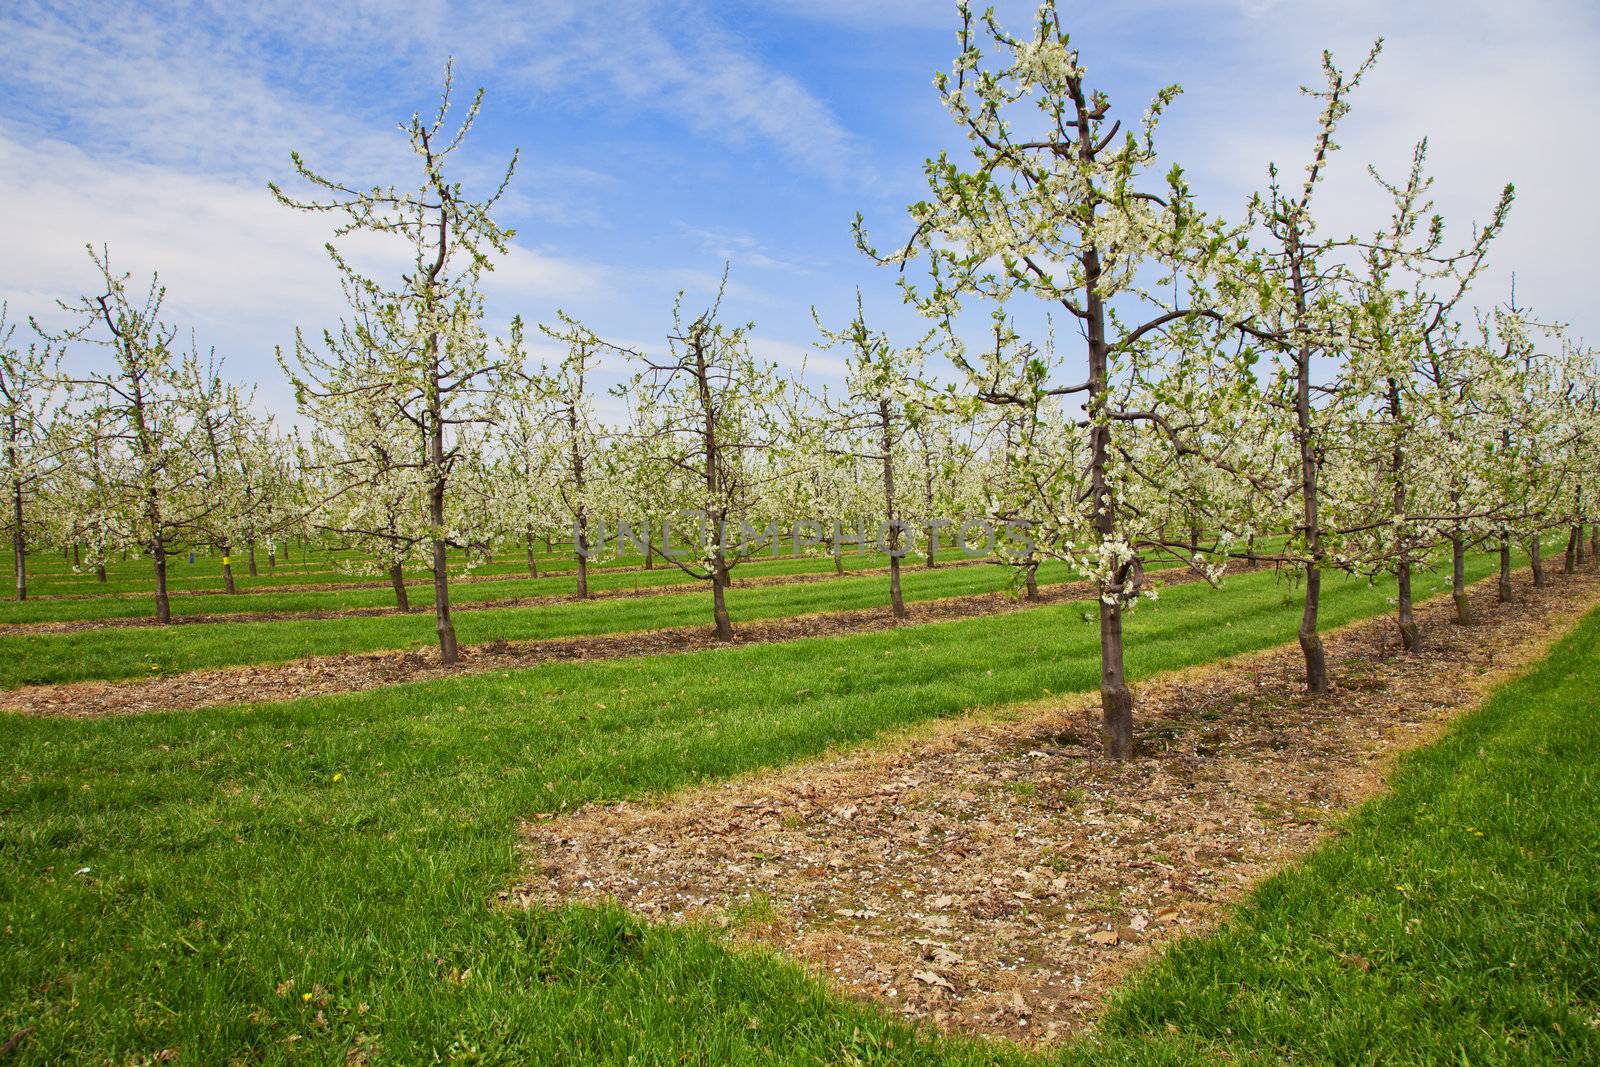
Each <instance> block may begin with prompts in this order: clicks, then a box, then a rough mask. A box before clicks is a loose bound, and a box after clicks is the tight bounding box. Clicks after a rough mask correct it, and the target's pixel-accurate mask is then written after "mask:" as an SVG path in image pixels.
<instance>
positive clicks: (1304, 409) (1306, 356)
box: [1252, 259, 1331, 693]
mask: <svg viewBox="0 0 1600 1067" xmlns="http://www.w3.org/2000/svg"><path fill="white" fill-rule="evenodd" d="M1294 282H1295V299H1296V303H1297V306H1298V307H1299V309H1300V313H1301V315H1302V317H1303V316H1304V315H1305V314H1306V295H1305V287H1304V279H1303V276H1302V274H1301V271H1300V265H1299V260H1298V259H1297V260H1296V261H1295V270H1294ZM1311 356H1312V353H1311V347H1310V346H1309V345H1307V344H1301V346H1300V348H1299V351H1298V356H1297V358H1296V360H1295V423H1296V426H1295V438H1296V443H1297V444H1298V446H1299V448H1300V517H1301V521H1302V522H1303V523H1304V524H1305V535H1306V557H1307V558H1306V564H1305V577H1306V594H1305V603H1304V604H1303V605H1302V606H1301V609H1300V634H1299V636H1300V654H1301V656H1302V657H1303V658H1304V659H1305V665H1306V691H1307V692H1310V693H1326V692H1327V691H1328V690H1329V688H1330V687H1331V686H1330V682H1329V679H1328V652H1327V649H1326V648H1324V647H1323V644H1322V634H1321V633H1320V632H1319V630H1318V616H1319V615H1320V614H1321V611H1322V519H1321V508H1322V497H1321V485H1320V481H1321V480H1320V477H1319V474H1320V469H1319V467H1318V465H1317V453H1316V448H1315V447H1314V442H1313V441H1312V434H1313V432H1314V428H1313V426H1312V423H1311ZM1252 554H1253V550H1252Z"/></svg>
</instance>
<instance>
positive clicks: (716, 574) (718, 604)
mask: <svg viewBox="0 0 1600 1067" xmlns="http://www.w3.org/2000/svg"><path fill="white" fill-rule="evenodd" d="M727 588H728V570H727V568H726V567H724V566H722V565H721V563H720V562H719V563H718V564H717V566H716V567H715V568H714V569H713V570H712V572H711V614H712V616H713V617H714V618H715V619H716V623H717V640H718V641H732V640H733V623H732V621H730V620H729V618H728V596H727Z"/></svg>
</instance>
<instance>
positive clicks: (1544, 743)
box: [1070, 615, 1600, 1064]
mask: <svg viewBox="0 0 1600 1067" xmlns="http://www.w3.org/2000/svg"><path fill="white" fill-rule="evenodd" d="M1597 681H1600V615H1591V616H1590V617H1589V618H1588V619H1586V620H1585V621H1584V622H1583V623H1582V625H1581V626H1579V627H1578V629H1577V630H1575V631H1574V632H1573V633H1571V634H1570V635H1569V636H1568V637H1567V638H1566V639H1565V640H1563V641H1561V642H1559V643H1558V644H1557V646H1556V647H1555V648H1554V649H1553V651H1552V652H1551V653H1550V655H1549V656H1548V658H1547V659H1545V660H1544V662H1543V663H1542V664H1540V665H1539V667H1538V668H1537V669H1536V670H1534V671H1533V672H1532V673H1531V674H1529V675H1528V676H1527V677H1525V678H1523V679H1520V680H1518V681H1516V682H1513V683H1512V684H1510V685H1507V686H1505V687H1503V688H1501V689H1500V690H1499V691H1498V692H1496V693H1495V694H1494V695H1493V696H1492V697H1491V699H1490V700H1489V701H1488V702H1487V703H1486V704H1485V705H1484V706H1483V707H1482V708H1480V709H1479V710H1478V711H1476V712H1474V713H1473V714H1471V715H1470V716H1468V717H1466V718H1465V719H1463V720H1462V721H1461V722H1459V723H1458V724H1457V725H1456V726H1455V728H1454V729H1453V730H1452V731H1451V732H1450V734H1449V735H1448V736H1447V737H1446V738H1445V739H1444V740H1443V741H1442V742H1440V743H1438V744H1436V745H1433V746H1431V747H1429V748H1426V749H1422V750H1420V751H1418V752H1415V753H1412V754H1411V755H1410V756H1408V757H1407V758H1405V759H1404V760H1403V761H1402V762H1401V763H1400V765H1399V767H1398V769H1397V771H1396V773H1395V774H1394V776H1393V778H1392V785H1393V787H1394V791H1393V793H1391V794H1389V795H1387V796H1385V797H1383V798H1381V799H1379V800H1377V801H1375V802H1373V803H1371V804H1368V805H1367V806H1365V807H1364V808H1362V809H1361V810H1360V811H1359V812H1357V813H1356V814H1355V816H1354V817H1353V818H1351V819H1350V820H1348V822H1347V823H1346V824H1345V825H1344V827H1343V828H1342V832H1341V834H1340V836H1339V838H1338V839H1337V840H1336V841H1335V842H1333V843H1331V844H1329V845H1328V846H1326V847H1324V848H1322V849H1320V850H1319V851H1317V852H1316V853H1315V854H1313V855H1312V856H1311V857H1310V858H1309V859H1308V860H1307V861H1306V862H1305V863H1304V864H1303V865H1301V866H1299V867H1297V868H1293V869H1290V870H1287V871H1285V872H1283V873H1281V874H1279V875H1277V876H1276V877H1274V878H1272V879H1270V880H1269V881H1267V882H1266V883H1265V884H1264V885H1262V886H1261V887H1260V889H1259V890H1258V891H1257V892H1256V893H1255V894H1254V895H1253V897H1252V898H1251V900H1250V901H1249V903H1248V904H1247V905H1246V906H1245V907H1243V908H1242V909H1241V910H1240V912H1239V913H1238V915H1237V917H1236V918H1235V919H1234V920H1233V921H1232V922H1230V923H1229V924H1228V925H1227V926H1226V927H1225V928H1224V929H1223V930H1222V931H1221V932H1220V933H1218V934H1217V935H1215V936H1212V937H1206V938H1199V939H1194V940H1189V941H1186V942H1183V943H1181V944H1179V945H1178V946H1176V947H1175V948H1174V949H1173V950H1171V951H1170V952H1168V953H1167V954H1166V956H1165V957H1164V958H1163V959H1162V960H1161V962H1160V963H1159V964H1158V965H1157V966H1156V967H1154V968H1153V969H1152V970H1150V971H1149V972H1147V973H1145V974H1143V975H1142V976H1140V978H1139V979H1138V980H1137V981H1136V982H1135V983H1134V984H1133V986H1132V988H1131V989H1130V990H1128V991H1127V992H1126V993H1125V994H1123V995H1122V996H1120V997H1119V998H1118V999H1117V1001H1116V1004H1115V1007H1114V1009H1113V1010H1112V1011H1111V1013H1110V1015H1109V1017H1108V1018H1107V1019H1106V1020H1105V1022H1104V1024H1103V1026H1102V1028H1101V1033H1102V1034H1103V1035H1104V1040H1103V1044H1100V1045H1096V1046H1080V1047H1078V1048H1076V1049H1075V1050H1074V1052H1073V1055H1072V1056H1071V1057H1070V1058H1071V1059H1072V1060H1073V1061H1074V1062H1083V1063H1086V1064H1087V1063H1095V1064H1103V1063H1108V1062H1110V1063H1117V1062H1177V1063H1215V1062H1222V1061H1224V1060H1226V1061H1228V1062H1235V1063H1282V1062H1295V1063H1452V1064H1463V1063H1472V1064H1496V1063H1600V951H1597V948H1596V946H1600V698H1597V696H1596V694H1597V692H1600V686H1597Z"/></svg>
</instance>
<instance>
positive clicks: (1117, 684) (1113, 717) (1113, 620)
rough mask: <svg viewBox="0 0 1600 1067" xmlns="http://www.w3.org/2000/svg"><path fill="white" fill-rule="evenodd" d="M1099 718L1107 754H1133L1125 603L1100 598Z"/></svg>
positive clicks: (1121, 757)
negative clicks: (1125, 664) (1124, 633)
mask: <svg viewBox="0 0 1600 1067" xmlns="http://www.w3.org/2000/svg"><path fill="white" fill-rule="evenodd" d="M1100 718H1101V728H1102V729H1103V730H1104V731H1105V742H1106V755H1108V756H1110V757H1112V758H1113V759H1127V758H1128V757H1129V756H1131V755H1133V694H1132V693H1131V692H1129V690H1128V681H1127V677H1126V675H1125V674H1124V672H1123V668H1122V605H1121V604H1119V603H1111V604H1107V603H1106V602H1105V600H1104V599H1103V598H1102V599H1101V601H1100Z"/></svg>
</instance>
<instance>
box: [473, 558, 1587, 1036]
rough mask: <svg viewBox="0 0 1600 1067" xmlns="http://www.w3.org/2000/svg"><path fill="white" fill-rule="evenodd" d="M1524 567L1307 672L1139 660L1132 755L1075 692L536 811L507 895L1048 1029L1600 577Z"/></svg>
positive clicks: (891, 995)
mask: <svg viewBox="0 0 1600 1067" xmlns="http://www.w3.org/2000/svg"><path fill="white" fill-rule="evenodd" d="M1516 593H1517V602H1516V603H1514V604H1512V605H1501V604H1498V603H1496V602H1495V597H1494V584H1493V582H1492V581H1490V582H1488V583H1480V584H1479V585H1477V586H1476V587H1474V588H1473V590H1472V591H1471V599H1472V606H1473V609H1474V611H1475V612H1476V614H1477V620H1478V621H1477V623H1476V624H1475V625H1473V626H1470V627H1460V626H1456V625H1454V624H1453V623H1452V622H1451V613H1452V606H1451V603H1450V600H1449V598H1448V597H1439V598H1436V599H1434V600H1433V601H1431V602H1430V603H1428V604H1426V605H1424V606H1422V607H1421V608H1420V610H1419V619H1420V622H1421V623H1422V627H1423V634H1424V639H1425V642H1426V644H1425V648H1424V651H1423V652H1421V653H1420V654H1415V655H1406V654H1404V653H1402V652H1400V651H1399V649H1398V648H1397V647H1396V641H1395V639H1394V636H1393V634H1394V625H1393V622H1392V621H1391V620H1390V619H1389V618H1387V617H1384V618H1378V619H1372V620H1368V621H1364V622H1359V623H1355V624H1352V625H1350V626H1347V627H1345V628H1343V629H1341V630H1338V631H1334V632H1332V633H1331V634H1329V635H1328V638H1327V643H1328V651H1329V660H1330V666H1331V667H1332V670H1333V673H1334V677H1335V679H1336V686H1337V688H1336V690H1335V692H1333V693H1332V694H1330V695H1328V696H1326V697H1324V698H1321V699H1316V700H1313V699H1311V698H1309V697H1308V696H1307V695H1306V694H1304V693H1303V691H1302V686H1301V673H1300V672H1301V669H1302V668H1301V659H1300V652H1299V648H1298V645H1293V644H1291V645H1287V646H1283V647H1280V648H1276V649H1272V650H1268V651H1265V652H1261V653H1255V654H1251V655H1246V656H1240V657H1236V658H1234V659H1233V660H1231V661H1227V662H1225V663H1222V664H1220V665H1209V666H1206V667H1202V668H1195V669H1192V670H1186V671H1181V672H1175V673H1173V674H1170V675H1167V676H1165V677H1163V678H1160V679H1158V680H1155V681H1152V682H1149V683H1145V684H1141V685H1139V686H1138V694H1137V698H1138V705H1137V715H1138V717H1139V729H1138V736H1137V744H1138V755H1137V756H1136V757H1135V758H1133V759H1131V760H1129V761H1127V762H1125V763H1121V764H1118V763H1114V762H1112V761H1109V760H1107V759H1105V758H1104V757H1103V756H1101V755H1100V754H1099V744H1098V740H1097V719H1098V707H1097V700H1096V698H1095V697H1094V695H1092V694H1086V695H1084V696H1082V697H1079V698H1072V699H1066V700H1061V699H1057V700H1054V701H1048V702H1042V703H1039V704H1036V705H1032V706H1029V707H1027V708H1023V709H1012V710H1011V712H1010V713H1008V714H1003V715H995V716H990V717H988V718H984V719H974V718H966V719H963V720H954V721H949V722H945V723H940V724H935V725H933V726H930V727H925V728H922V729H920V730H916V731H911V732H908V733H907V734H904V735H901V736H900V737H899V738H898V739H896V740H893V741H891V742H888V743H886V744H880V745H876V746H873V747H872V748H869V749H868V750H866V751H860V752H857V753H855V754H847V755H843V756H840V757H837V758H833V759H829V760H826V761H823V762H820V763H815V764H811V765H807V766H803V767H799V768H795V769H791V770H787V771H780V772H772V773H767V774H763V775H760V776H756V777H753V778H751V779H747V780H744V781H739V782H735V783H724V784H722V785H719V786H708V787H705V788H699V789H693V790H689V791H687V792H683V793H679V794H676V795H674V796H673V797H671V798H668V799H666V800H664V801H661V802H659V803H641V804H618V805H614V806H607V807H595V808H591V809H587V810H583V811H581V812H578V813H576V814H573V815H569V816H559V817H552V816H550V815H539V816H537V817H536V818H534V820H533V821H532V822H530V823H529V824H528V825H527V826H526V835H525V848H526V850H527V852H528V854H529V855H528V874H527V881H526V882H525V883H523V884H521V885H518V886H517V887H515V888H514V889H513V890H511V891H509V892H505V893H501V894H500V896H501V898H502V900H503V901H504V902H505V903H506V904H507V906H522V907H531V906H539V905H556V904H560V903H563V902H565V901H568V900H571V899H574V898H576V899H579V900H584V901H599V900H616V901H620V902H621V903H622V904H623V905H625V906H627V907H628V908H630V909H633V910H634V911H636V912H638V913H640V914H642V915H645V916H648V917H651V918H653V919H659V920H672V921H677V920H684V919H688V920H691V921H701V922H708V923H710V924H712V925H713V926H718V927H723V928H725V929H726V930H727V932H728V936H729V937H730V938H731V939H732V941H733V942H734V943H736V944H740V943H756V944H764V945H772V946H776V947H778V948H780V949H781V950H782V951H783V952H785V953H787V954H788V955H790V956H791V957H793V958H795V959H798V960H800V961H802V962H803V963H804V964H805V965H807V966H808V967H810V968H811V969H813V970H814V971H815V972H816V973H817V974H818V975H820V976H822V977H823V978H825V979H827V980H831V981H832V982H833V983H834V984H835V985H836V986H837V987H838V988H840V989H842V990H843V991H844V992H846V993H847V994H850V995H855V996H861V997H865V998H871V999H874V1000H876V1001H878V1002H879V1003H881V1004H883V1005H885V1006H886V1007H887V1008H888V1009H889V1010H891V1011H894V1012H897V1013H901V1014H903V1015H905V1016H907V1017H909V1018H913V1019H917V1020H923V1021H927V1022H931V1023H933V1024H935V1025H936V1026H939V1027H941V1028H945V1029H948V1030H952V1031H959V1032H967V1033H978V1034H989V1035H999V1036H1003V1037H1007V1038H1012V1039H1016V1040H1020V1041H1025V1042H1042V1043H1049V1042H1052V1041H1055V1040H1059V1039H1061V1038H1063V1037H1065V1036H1067V1035H1068V1034H1070V1033H1072V1032H1073V1031H1076V1030H1081V1029H1083V1028H1084V1027H1085V1026H1087V1025H1090V1024H1092V1021H1093V1019H1094V1018H1095V1015H1096V1012H1097V1010H1098V1007H1099V1005H1100V1003H1101V998H1102V997H1103V996H1104V994H1105V993H1106V992H1107V991H1108V990H1109V989H1110V988H1111V987H1112V986H1113V985H1114V984H1115V983H1116V982H1118V981H1119V979H1121V977H1122V976H1123V975H1125V974H1126V972H1127V971H1128V970H1129V968H1130V967H1131V966H1132V965H1133V964H1135V963H1136V962H1137V961H1140V960H1142V959H1144V958H1147V957H1148V956H1150V955H1151V954H1153V953H1154V952H1155V951H1156V950H1157V949H1159V948H1160V947H1161V946H1162V945H1164V944H1166V943H1168V942H1170V941H1171V940H1173V939H1174V938H1176V937H1177V936H1179V935H1181V934H1195V933H1203V932H1205V931H1206V930H1208V929H1210V928H1212V927H1213V926H1214V925H1215V924H1216V923H1217V922H1218V921H1219V918H1220V917H1221V915H1222V912H1223V906H1224V905H1225V904H1227V903H1228V902H1231V901H1235V900H1237V899H1239V898H1240V897H1241V896H1242V894H1243V893H1244V892H1245V891H1246V890H1247V889H1248V888H1249V887H1250V886H1251V885H1252V884H1253V883H1255V882H1256V881H1258V880H1259V879H1260V878H1261V877H1263V876H1264V875H1265V874H1267V873H1269V872H1270V871H1272V870H1274V869H1276V868H1278V867H1280V866H1282V865H1283V864H1284V863H1286V862H1288V861H1289V860H1291V859H1293V858H1294V857H1297V856H1300V855H1302V854H1303V853H1304V852H1305V851H1306V850H1307V849H1309V848H1310V847H1312V846H1313V845H1315V844H1316V843H1317V842H1318V841H1320V840H1322V839H1323V838H1325V837H1326V836H1328V834H1329V823H1330V821H1331V820H1333V819H1335V818H1337V817H1338V816H1339V815H1340V814H1341V813H1343V812H1345V811H1348V810H1349V809H1350V808H1351V807H1352V806H1353V805H1355V804H1357V803H1358V802H1360V801H1361V800H1363V799H1365V798H1367V797H1369V796H1371V795H1373V794H1374V793H1375V792H1377V791H1378V790H1380V789H1381V788H1382V785H1383V775H1384V773H1385V771H1386V768H1387V766H1388V765H1389V762H1390V759H1391V757H1392V756H1393V755H1395V754H1396V753H1398V752H1400V751H1402V750H1406V749H1411V748H1415V747H1417V746H1419V745H1421V744H1424V743H1427V742H1428V741H1430V740H1432V739H1434V738H1436V737H1437V736H1438V735H1439V734H1440V733H1441V732H1442V730H1443V728H1444V727H1445V725H1446V724H1447V723H1448V722H1449V721H1450V720H1451V719H1453V718H1454V717H1456V716H1457V715H1460V714H1462V713H1463V712H1465V711H1468V710H1470V709H1471V708H1473V707H1475V706H1476V705H1477V704H1478V703H1480V701H1481V700H1482V698H1483V696H1484V694H1485V692H1486V691H1487V690H1488V689H1489V688H1490V687H1492V686H1494V685H1497V684H1500V683H1501V682H1503V681H1505V680H1507V679H1508V678H1510V677H1511V676H1513V675H1514V674H1516V673H1518V672H1520V671H1522V670H1523V669H1525V668H1526V667H1527V666H1528V665H1530V664H1532V663H1534V662H1536V661H1537V660H1538V659H1539V658H1540V657H1541V656H1542V655H1543V654H1544V652H1545V651H1546V650H1547V649H1548V647H1549V645H1550V644H1551V643H1552V642H1553V641H1554V640H1556V639H1557V638H1558V637H1559V636H1560V635H1562V634H1563V633H1565V632H1567V631H1568V630H1569V629H1570V628H1571V627H1572V626H1573V625H1575V624H1576V622H1577V620H1578V619H1579V618H1581V616H1582V615H1583V614H1584V613H1585V612H1587V611H1588V610H1590V609H1591V608H1593V607H1594V606H1595V604H1596V603H1597V602H1600V577H1597V576H1596V575H1595V574H1593V573H1584V574H1581V575H1575V576H1565V575H1557V576H1553V578H1552V585H1551V586H1550V587H1549V588H1547V589H1543V590H1534V589H1532V588H1531V587H1529V586H1528V585H1527V584H1526V583H1525V580H1524V581H1520V582H1519V584H1518V587H1517V590H1516ZM1219 624H1220V623H1219ZM530 815H532V813H530ZM1444 832H1451V831H1448V830H1447V831H1444ZM1460 832H1462V833H1469V832H1470V828H1460ZM1363 962H1364V961H1361V960H1359V959H1355V960H1352V961H1349V965H1350V966H1361V965H1362V964H1363Z"/></svg>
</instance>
